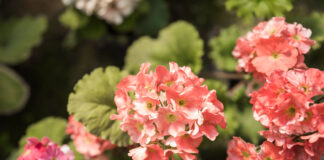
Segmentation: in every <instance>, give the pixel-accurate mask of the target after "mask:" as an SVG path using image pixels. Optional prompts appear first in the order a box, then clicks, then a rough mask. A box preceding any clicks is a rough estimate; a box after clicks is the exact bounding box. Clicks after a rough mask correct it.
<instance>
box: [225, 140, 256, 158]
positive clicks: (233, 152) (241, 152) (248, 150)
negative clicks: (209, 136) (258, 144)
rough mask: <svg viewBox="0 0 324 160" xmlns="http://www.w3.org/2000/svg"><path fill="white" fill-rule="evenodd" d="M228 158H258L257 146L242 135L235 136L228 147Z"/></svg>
mask: <svg viewBox="0 0 324 160" xmlns="http://www.w3.org/2000/svg"><path fill="white" fill-rule="evenodd" d="M227 155H228V157H227V160H256V159H257V153H256V151H255V146H254V145H253V144H250V143H246V142H245V141H244V140H242V139H241V138H240V137H233V140H231V141H230V142H229V144H228V147H227Z"/></svg>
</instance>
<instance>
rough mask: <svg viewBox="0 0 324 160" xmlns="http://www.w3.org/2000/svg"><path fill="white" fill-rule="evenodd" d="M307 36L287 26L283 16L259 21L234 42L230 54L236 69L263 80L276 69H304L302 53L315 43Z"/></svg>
mask: <svg viewBox="0 0 324 160" xmlns="http://www.w3.org/2000/svg"><path fill="white" fill-rule="evenodd" d="M310 35H311V31H310V30H309V29H306V28H304V27H303V26H302V25H300V24H296V23H295V24H288V23H286V22H285V18H283V17H273V18H272V19H271V20H269V21H267V22H261V23H259V24H258V25H257V26H255V27H254V28H253V30H252V31H251V32H248V33H247V34H246V35H245V36H243V37H240V38H239V39H238V40H237V43H236V46H235V48H234V50H233V53H232V54H233V56H234V57H235V58H236V59H238V66H237V70H238V71H242V70H243V71H245V72H249V73H252V74H253V75H254V77H255V78H257V79H259V80H260V81H264V80H265V79H266V78H267V77H268V76H269V75H270V74H271V73H272V72H274V71H277V70H280V71H288V70H289V69H291V68H306V65H305V64H304V62H303V60H304V54H306V53H307V52H308V51H309V49H310V48H311V46H312V45H314V44H315V41H313V40H311V39H310V38H309V37H310Z"/></svg>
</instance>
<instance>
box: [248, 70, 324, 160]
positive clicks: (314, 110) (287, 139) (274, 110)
mask: <svg viewBox="0 0 324 160" xmlns="http://www.w3.org/2000/svg"><path fill="white" fill-rule="evenodd" d="M323 76H324V73H323V71H320V70H318V69H313V68H309V69H306V70H301V69H293V70H289V71H287V72H283V71H275V72H273V73H272V74H271V75H270V76H269V77H268V79H267V81H266V83H265V84H264V86H263V87H262V88H260V89H259V90H258V91H257V92H254V93H252V99H251V101H250V102H251V103H252V104H253V112H254V113H253V114H254V117H255V119H256V120H257V121H260V122H261V123H262V124H263V125H264V126H265V127H267V128H269V130H267V131H262V132H260V134H261V135H263V136H264V137H265V138H266V139H267V140H268V141H270V142H274V143H275V144H276V146H279V147H282V151H281V152H282V153H283V152H284V153H285V155H286V156H287V157H290V158H291V157H298V158H297V159H314V158H315V159H316V157H320V156H319V155H320V153H319V151H318V150H321V149H318V148H319V147H318V142H320V141H322V139H323V137H324V117H323V115H324V114H323V113H324V107H323V106H324V103H320V104H317V103H316V102H314V100H313V99H312V97H313V96H316V95H320V94H323V91H322V89H323V88H324V86H323V79H324V78H323ZM301 149H304V150H303V151H300V150H301ZM297 152H298V153H297ZM287 157H285V158H286V159H289V158H287ZM291 159H293V158H291Z"/></svg>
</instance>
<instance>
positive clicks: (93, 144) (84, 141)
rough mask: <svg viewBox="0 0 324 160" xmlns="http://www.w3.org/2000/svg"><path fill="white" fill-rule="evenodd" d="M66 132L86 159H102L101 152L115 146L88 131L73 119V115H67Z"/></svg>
mask: <svg viewBox="0 0 324 160" xmlns="http://www.w3.org/2000/svg"><path fill="white" fill-rule="evenodd" d="M66 133H67V134H71V138H72V140H73V142H74V145H75V148H76V150H77V151H78V152H79V153H81V154H82V155H83V156H84V157H85V158H86V159H104V158H103V157H105V156H104V155H103V152H104V151H105V150H109V149H113V148H115V147H116V145H114V144H111V143H110V141H108V140H104V139H102V138H100V137H97V136H95V135H93V134H91V133H89V132H88V131H87V129H86V128H85V126H83V125H82V123H80V122H78V121H76V120H74V118H73V116H70V117H69V123H68V126H67V128H66ZM99 157H101V158H99Z"/></svg>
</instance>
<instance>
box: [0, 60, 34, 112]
mask: <svg viewBox="0 0 324 160" xmlns="http://www.w3.org/2000/svg"><path fill="white" fill-rule="evenodd" d="M0 95H1V96H0V114H12V113H14V112H17V111H19V110H20V109H22V107H24V105H25V103H26V101H27V99H28V97H29V89H28V86H27V84H26V83H25V82H24V81H23V80H22V79H21V78H20V76H19V75H17V74H16V73H15V72H14V71H13V70H11V69H9V68H7V67H5V66H1V65H0Z"/></svg>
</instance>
